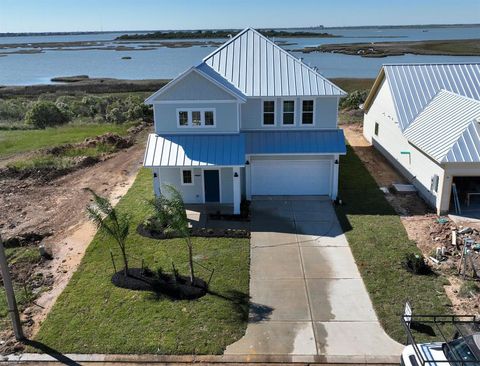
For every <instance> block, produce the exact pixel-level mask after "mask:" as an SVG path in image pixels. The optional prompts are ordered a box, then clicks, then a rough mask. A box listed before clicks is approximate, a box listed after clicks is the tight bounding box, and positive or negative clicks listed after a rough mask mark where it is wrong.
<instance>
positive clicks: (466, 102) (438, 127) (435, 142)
mask: <svg viewBox="0 0 480 366" xmlns="http://www.w3.org/2000/svg"><path fill="white" fill-rule="evenodd" d="M479 121H480V101H478V100H475V99H471V98H467V97H464V96H462V95H459V94H456V93H452V92H449V91H446V90H440V91H439V92H438V93H437V94H436V95H435V96H434V97H433V98H432V99H431V101H430V103H428V105H427V106H426V107H425V109H424V110H423V111H422V112H420V114H419V115H418V117H417V118H415V120H414V121H413V122H412V123H411V124H410V125H409V126H408V127H407V129H406V130H405V131H404V136H405V137H406V138H407V139H408V141H409V142H410V143H411V144H413V145H415V146H416V147H417V148H419V149H420V150H422V151H423V152H424V153H426V154H427V155H429V156H430V157H431V158H433V159H435V160H436V161H437V162H439V163H452V162H461V163H472V162H480V124H479Z"/></svg>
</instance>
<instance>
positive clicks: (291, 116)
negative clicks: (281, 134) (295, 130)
mask: <svg viewBox="0 0 480 366" xmlns="http://www.w3.org/2000/svg"><path fill="white" fill-rule="evenodd" d="M282 114H283V124H284V125H294V124H295V101H294V100H284V101H283V113H282Z"/></svg>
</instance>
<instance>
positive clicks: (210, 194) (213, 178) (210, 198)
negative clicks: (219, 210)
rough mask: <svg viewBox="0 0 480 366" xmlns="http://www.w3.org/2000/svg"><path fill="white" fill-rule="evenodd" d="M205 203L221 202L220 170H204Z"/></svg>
mask: <svg viewBox="0 0 480 366" xmlns="http://www.w3.org/2000/svg"><path fill="white" fill-rule="evenodd" d="M203 180H204V184H205V202H220V182H219V179H218V170H204V171H203Z"/></svg>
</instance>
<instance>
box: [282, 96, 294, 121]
mask: <svg viewBox="0 0 480 366" xmlns="http://www.w3.org/2000/svg"><path fill="white" fill-rule="evenodd" d="M289 101H293V124H291V125H289V124H285V123H283V102H289ZM281 103H282V106H281V107H282V108H281V114H280V118H281V121H282V123H281V125H282V126H283V127H296V126H297V104H298V100H297V99H294V98H293V99H292V98H284V99H281Z"/></svg>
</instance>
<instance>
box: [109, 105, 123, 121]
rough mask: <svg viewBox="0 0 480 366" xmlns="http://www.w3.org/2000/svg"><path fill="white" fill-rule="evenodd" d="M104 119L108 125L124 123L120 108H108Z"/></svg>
mask: <svg viewBox="0 0 480 366" xmlns="http://www.w3.org/2000/svg"><path fill="white" fill-rule="evenodd" d="M105 119H106V120H107V121H108V122H110V123H116V124H120V123H123V122H125V115H124V114H123V113H122V111H121V109H120V108H117V107H114V108H109V110H108V112H107V114H106V115H105Z"/></svg>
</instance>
